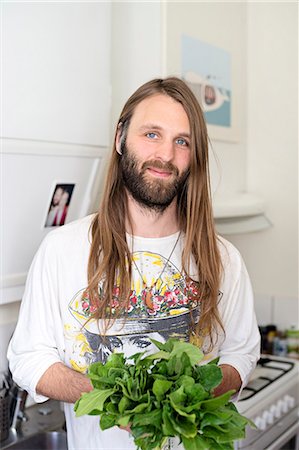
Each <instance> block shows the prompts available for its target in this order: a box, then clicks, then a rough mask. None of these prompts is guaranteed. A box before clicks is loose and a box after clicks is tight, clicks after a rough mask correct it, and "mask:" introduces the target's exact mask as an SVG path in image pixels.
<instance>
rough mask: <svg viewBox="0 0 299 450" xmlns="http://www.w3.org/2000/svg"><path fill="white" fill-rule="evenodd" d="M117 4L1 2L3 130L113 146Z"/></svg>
mask: <svg viewBox="0 0 299 450" xmlns="http://www.w3.org/2000/svg"><path fill="white" fill-rule="evenodd" d="M110 8H111V6H110V3H109V2H100V3H98V2H96V3H90V2H86V3H85V2H79V3H76V2H71V3H69V2H67V3H65V2H33V3H32V2H29V3H28V2H25V3H20V2H16V3H15V2H4V3H3V4H2V10H1V11H2V27H3V28H2V57H1V60H2V94H3V98H2V102H3V104H2V132H1V136H2V137H5V138H13V139H30V140H40V141H49V142H68V143H77V144H85V145H102V146H107V144H108V138H109V124H110V97H111V92H110V91H111V88H110V28H111V20H110Z"/></svg>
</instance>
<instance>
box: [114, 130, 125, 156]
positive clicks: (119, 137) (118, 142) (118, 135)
mask: <svg viewBox="0 0 299 450" xmlns="http://www.w3.org/2000/svg"><path fill="white" fill-rule="evenodd" d="M122 133H123V124H122V122H119V124H118V126H117V132H116V138H115V148H116V151H117V153H118V154H119V155H122V151H121V145H122V137H123V136H122Z"/></svg>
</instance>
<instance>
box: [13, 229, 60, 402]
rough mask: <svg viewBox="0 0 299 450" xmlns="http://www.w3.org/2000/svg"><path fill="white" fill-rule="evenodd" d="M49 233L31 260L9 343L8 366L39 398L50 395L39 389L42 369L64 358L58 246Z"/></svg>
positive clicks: (43, 370) (23, 385) (35, 396)
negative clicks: (14, 327) (62, 354)
mask: <svg viewBox="0 0 299 450" xmlns="http://www.w3.org/2000/svg"><path fill="white" fill-rule="evenodd" d="M50 240H51V237H50V235H48V236H47V237H46V238H45V239H44V241H43V242H42V244H41V246H40V248H39V250H38V252H37V254H36V255H35V257H34V260H33V262H32V264H31V267H30V270H29V273H28V277H27V282H26V287H25V292H24V296H23V299H22V302H21V308H20V314H19V319H18V323H17V326H16V329H15V331H14V334H13V337H12V339H11V341H10V344H9V347H8V353H7V357H8V360H9V367H10V370H11V372H12V375H13V379H14V380H15V382H16V383H17V384H18V385H19V386H20V387H22V388H23V389H25V390H26V391H27V392H28V393H29V395H30V396H31V397H32V398H33V399H34V400H35V401H36V402H43V401H45V400H47V397H45V396H43V395H38V394H37V393H36V385H37V383H38V381H39V379H40V378H41V376H42V375H43V373H44V372H45V371H46V370H47V369H48V368H49V367H50V366H51V365H52V364H54V363H56V362H61V355H60V354H59V349H58V347H59V340H60V338H59V337H60V335H61V330H60V327H61V325H59V324H60V323H61V320H60V318H59V314H60V312H59V306H58V292H57V291H58V289H57V270H58V265H57V264H55V262H56V261H55V260H56V256H55V246H54V248H53V245H49V241H50Z"/></svg>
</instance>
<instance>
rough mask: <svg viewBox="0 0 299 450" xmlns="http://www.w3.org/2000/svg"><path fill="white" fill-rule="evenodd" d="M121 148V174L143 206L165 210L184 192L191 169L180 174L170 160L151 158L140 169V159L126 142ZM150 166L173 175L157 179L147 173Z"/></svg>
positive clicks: (132, 193) (134, 196)
mask: <svg viewBox="0 0 299 450" xmlns="http://www.w3.org/2000/svg"><path fill="white" fill-rule="evenodd" d="M121 150H122V157H121V162H120V168H121V174H122V179H123V182H124V185H125V187H126V188H127V190H128V191H129V193H130V194H131V195H132V197H133V198H134V200H136V202H138V203H139V204H140V205H141V206H143V207H146V208H148V209H151V210H154V211H156V212H163V211H164V210H165V209H166V208H167V207H168V206H169V205H170V204H171V203H172V201H173V200H174V199H175V197H177V196H178V195H179V194H180V193H181V192H182V189H183V187H184V184H185V182H186V180H187V178H188V175H189V169H187V170H185V171H184V172H182V173H181V174H180V173H179V170H178V168H177V167H176V166H175V165H173V164H172V163H170V162H167V163H163V162H161V161H160V160H150V161H146V162H144V163H143V164H142V165H141V168H140V170H139V169H138V165H139V160H138V159H137V157H136V155H135V154H134V152H132V151H131V150H128V148H127V146H126V144H125V143H123V145H122V149H121ZM148 168H153V169H155V168H156V169H158V170H162V171H163V170H164V171H166V172H169V173H170V174H171V177H170V179H158V178H157V179H155V178H153V177H151V176H148V175H147V173H146V171H147V169H148Z"/></svg>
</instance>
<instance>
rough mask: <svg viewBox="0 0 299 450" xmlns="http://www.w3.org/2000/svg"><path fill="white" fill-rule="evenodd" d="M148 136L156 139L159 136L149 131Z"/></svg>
mask: <svg viewBox="0 0 299 450" xmlns="http://www.w3.org/2000/svg"><path fill="white" fill-rule="evenodd" d="M146 136H147V137H148V138H150V139H155V138H156V137H157V135H156V133H147V134H146Z"/></svg>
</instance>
